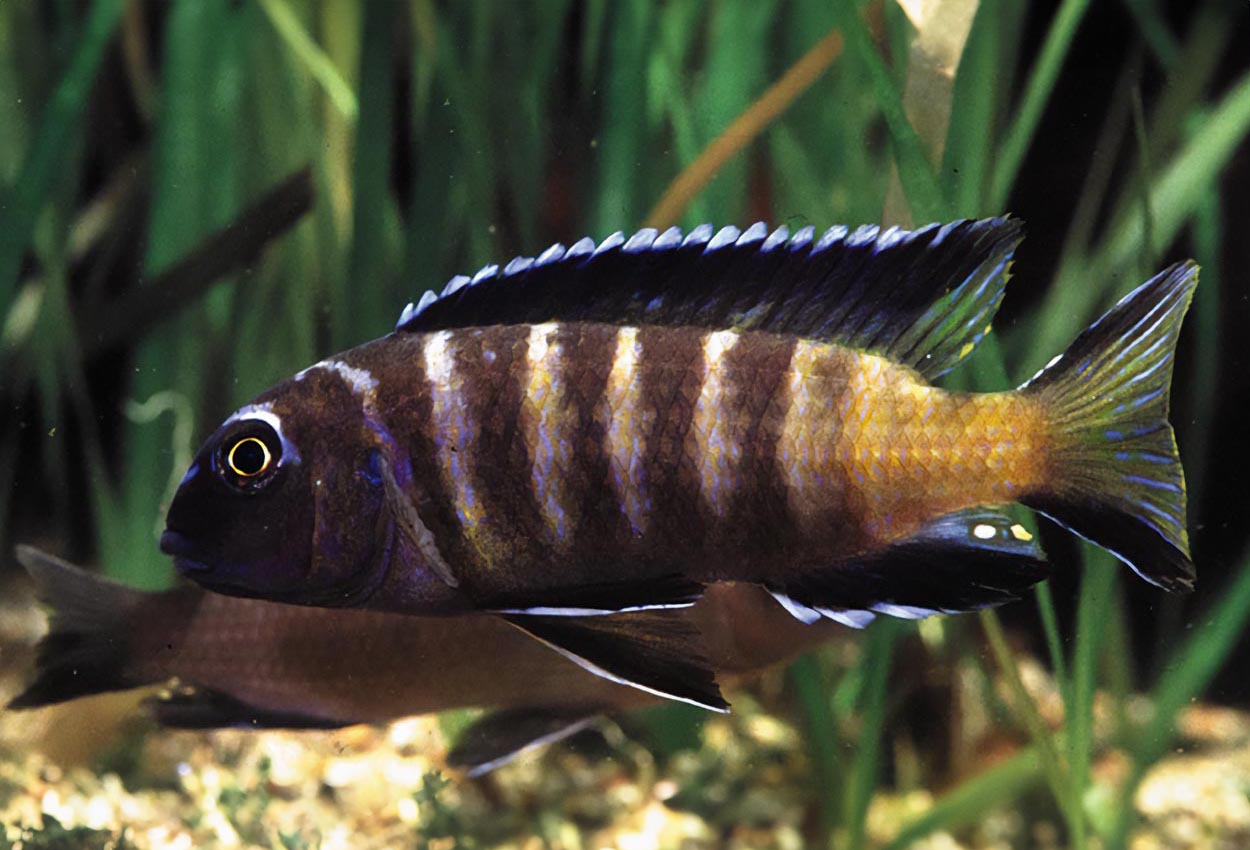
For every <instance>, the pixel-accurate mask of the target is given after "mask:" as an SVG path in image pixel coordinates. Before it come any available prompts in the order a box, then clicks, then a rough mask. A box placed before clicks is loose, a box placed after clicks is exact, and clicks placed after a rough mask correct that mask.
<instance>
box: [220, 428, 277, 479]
mask: <svg viewBox="0 0 1250 850" xmlns="http://www.w3.org/2000/svg"><path fill="white" fill-rule="evenodd" d="M281 457H282V441H281V440H280V439H279V437H278V435H277V433H276V432H275V431H274V430H273V428H271V427H270V426H269V425H268V424H267V423H265V422H262V421H257V420H246V421H243V422H241V423H240V427H239V428H237V429H235V430H234V431H233V432H232V433H227V434H226V436H225V437H224V438H223V439H222V441H221V444H220V446H219V448H218V450H217V454H216V464H215V466H216V468H217V474H218V476H219V477H220V478H222V479H223V480H224V481H225V482H226V483H227V484H229V485H231V486H232V487H234V488H236V489H240V490H246V491H252V490H256V489H259V488H260V487H262V486H264V485H265V484H267V483H269V480H270V479H271V478H272V477H273V473H274V472H276V471H277V469H278V461H279V459H281Z"/></svg>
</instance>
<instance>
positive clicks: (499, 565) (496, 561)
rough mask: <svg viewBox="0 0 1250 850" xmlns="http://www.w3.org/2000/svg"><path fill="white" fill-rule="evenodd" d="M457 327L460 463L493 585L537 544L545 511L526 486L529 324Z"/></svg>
mask: <svg viewBox="0 0 1250 850" xmlns="http://www.w3.org/2000/svg"><path fill="white" fill-rule="evenodd" d="M456 334H457V337H458V338H459V344H458V346H457V350H456V358H455V363H456V370H457V372H458V374H459V375H460V387H461V394H462V398H463V403H464V405H465V408H466V410H467V413H468V417H469V422H470V423H472V427H473V429H474V432H475V439H474V441H473V443H472V444H471V446H470V450H469V456H468V457H466V458H464V469H465V470H466V473H467V474H468V476H469V479H470V480H471V481H472V484H473V488H474V490H475V492H476V494H477V498H478V499H479V501H480V503H481V506H482V517H481V523H482V525H483V527H484V529H483V532H482V533H481V534H480V535H479V536H480V537H481V538H482V539H483V540H485V541H487V542H486V544H485V545H486V546H487V548H488V550H489V552H488V557H489V561H490V567H491V572H492V579H491V583H492V585H495V584H497V583H498V582H500V581H507V573H508V571H509V570H510V569H511V568H512V567H513V566H515V565H520V564H529V563H532V562H533V561H534V560H535V559H536V558H539V557H541V551H542V550H541V543H542V528H543V520H542V513H541V511H540V509H539V506H538V504H537V503H536V502H535V500H534V497H533V494H532V492H531V490H530V488H529V486H528V483H529V478H530V469H531V465H532V447H530V446H528V445H527V444H526V440H525V438H524V429H523V422H522V420H523V418H524V405H525V380H526V374H527V364H526V350H527V340H528V338H529V328H528V327H525V326H494V327H488V328H469V329H466V330H462V331H457V332H456ZM516 578H520V577H519V576H518V577H516Z"/></svg>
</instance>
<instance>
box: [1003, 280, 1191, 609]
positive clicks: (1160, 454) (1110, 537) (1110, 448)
mask: <svg viewBox="0 0 1250 850" xmlns="http://www.w3.org/2000/svg"><path fill="white" fill-rule="evenodd" d="M1197 284H1198V266H1197V265H1196V264H1195V263H1194V262H1192V261H1189V262H1185V263H1180V264H1178V265H1175V266H1172V267H1171V268H1168V269H1166V270H1164V271H1162V272H1160V273H1159V274H1158V275H1156V276H1155V277H1153V278H1151V279H1150V280H1149V281H1147V282H1146V283H1144V284H1142V285H1141V286H1139V287H1138V288H1137V289H1135V290H1134V291H1133V292H1131V293H1129V294H1128V295H1127V296H1125V297H1124V298H1123V299H1121V301H1120V302H1119V303H1118V304H1116V305H1115V307H1114V308H1112V309H1111V311H1110V312H1109V313H1107V314H1106V315H1105V316H1103V317H1102V318H1101V319H1099V320H1098V321H1097V322H1095V323H1094V324H1093V325H1091V326H1090V327H1089V328H1087V329H1086V330H1085V331H1084V332H1083V333H1082V334H1081V335H1080V336H1079V337H1077V338H1076V341H1075V342H1073V343H1072V345H1071V346H1070V347H1069V348H1068V350H1067V351H1065V352H1064V353H1063V354H1062V355H1060V356H1059V357H1056V358H1055V359H1054V360H1052V361H1051V362H1050V363H1049V364H1048V365H1047V366H1046V368H1044V369H1043V370H1042V371H1041V372H1039V373H1038V374H1037V375H1035V376H1034V377H1033V378H1032V379H1031V380H1029V381H1028V382H1027V383H1025V384H1024V385H1023V386H1022V387H1021V390H1023V391H1024V392H1025V393H1027V394H1029V395H1031V396H1033V397H1035V398H1037V399H1038V400H1039V401H1040V402H1041V403H1042V405H1043V406H1044V409H1045V410H1046V411H1047V415H1048V417H1049V422H1050V430H1049V439H1050V444H1051V451H1050V455H1049V457H1050V463H1049V475H1048V480H1049V483H1048V485H1047V487H1046V488H1045V489H1044V490H1039V491H1037V492H1033V493H1030V494H1028V495H1027V497H1026V498H1024V499H1022V500H1021V501H1023V502H1024V504H1026V505H1029V506H1030V507H1032V508H1034V509H1036V510H1038V511H1040V512H1042V513H1044V514H1046V515H1047V516H1049V517H1050V518H1051V519H1053V520H1055V521H1056V522H1058V523H1059V524H1060V525H1063V526H1065V527H1067V528H1068V529H1070V530H1071V531H1074V532H1075V533H1077V534H1079V535H1081V536H1082V537H1084V538H1086V539H1088V540H1091V541H1093V542H1094V543H1096V544H1098V545H1099V546H1101V547H1103V548H1104V549H1107V550H1108V551H1110V552H1112V553H1113V554H1115V555H1116V556H1117V557H1118V558H1120V560H1122V561H1124V562H1125V563H1127V564H1128V565H1129V566H1130V567H1132V568H1133V570H1134V571H1135V572H1136V573H1137V574H1138V575H1140V576H1141V577H1142V578H1144V579H1146V581H1148V582H1150V583H1152V584H1156V585H1158V586H1159V587H1162V588H1164V589H1166V590H1191V589H1192V588H1193V583H1194V578H1195V573H1194V565H1193V562H1192V561H1191V560H1190V555H1189V537H1188V535H1187V533H1186V531H1185V475H1184V472H1183V470H1182V469H1181V462H1180V458H1179V456H1178V455H1177V451H1176V437H1175V435H1174V434H1173V433H1172V426H1171V425H1169V424H1168V390H1169V387H1170V385H1171V383H1172V363H1173V360H1174V354H1175V350H1176V339H1177V336H1178V334H1179V333H1180V327H1181V320H1182V318H1183V317H1184V315H1185V311H1186V309H1188V307H1189V302H1190V299H1191V298H1192V297H1193V292H1194V287H1195V286H1197Z"/></svg>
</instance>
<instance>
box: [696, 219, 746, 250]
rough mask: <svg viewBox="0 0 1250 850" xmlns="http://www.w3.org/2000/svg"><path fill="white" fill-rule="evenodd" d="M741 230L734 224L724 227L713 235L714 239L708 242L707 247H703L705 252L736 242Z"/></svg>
mask: <svg viewBox="0 0 1250 850" xmlns="http://www.w3.org/2000/svg"><path fill="white" fill-rule="evenodd" d="M741 232H742V231H741V230H739V229H738V228H736V227H734V226H733V225H732V224H730V225H727V226H726V227H722V228H721V229H720V231H719V232H718V233H717V234H716V235H715V236H713V237H712V241H711V242H709V243H707V247H706V248H704V249H703V253H705V254H710V253H711V252H712V251H716V250H719V249H721V248H724V247H726V246H728V245H732V244H734V242H736V241H737V240H738V234H740V233H741Z"/></svg>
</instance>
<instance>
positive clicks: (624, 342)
mask: <svg viewBox="0 0 1250 850" xmlns="http://www.w3.org/2000/svg"><path fill="white" fill-rule="evenodd" d="M641 356H642V344H641V343H640V342H639V340H638V329H637V328H633V327H623V328H621V329H620V330H618V331H617V333H616V352H615V353H614V354H613V356H612V369H611V371H610V372H609V373H608V383H607V387H606V388H605V390H604V395H603V405H602V410H601V414H600V415H601V417H602V420H603V423H604V439H605V441H606V443H607V445H606V448H607V455H608V467H609V472H610V476H609V480H610V481H611V484H612V489H613V491H614V492H615V493H616V499H617V502H618V503H619V504H620V506H621V512H622V513H623V514H624V515H625V519H626V521H628V522H629V528H630V531H631V532H632V534H633V536H634V537H635V538H638V537H641V536H643V535H644V534H645V533H646V531H647V522H648V519H649V512H648V510H647V505H648V502H649V497H648V494H647V482H646V472H645V468H644V464H643V459H644V457H645V452H646V445H645V443H646V435H647V433H648V432H649V431H650V428H651V423H650V421H649V420H650V419H651V416H649V415H648V414H647V412H646V411H644V410H643V409H642V379H641V377H640V376H639V375H638V362H639V360H640V358H641Z"/></svg>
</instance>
